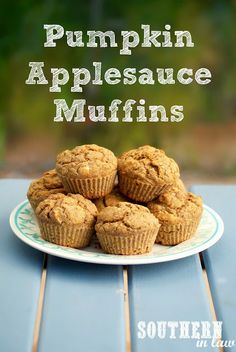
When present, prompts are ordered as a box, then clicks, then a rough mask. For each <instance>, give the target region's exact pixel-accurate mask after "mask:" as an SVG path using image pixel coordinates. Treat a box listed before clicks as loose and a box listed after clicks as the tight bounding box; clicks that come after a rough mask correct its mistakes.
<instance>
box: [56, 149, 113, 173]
mask: <svg viewBox="0 0 236 352" xmlns="http://www.w3.org/2000/svg"><path fill="white" fill-rule="evenodd" d="M56 169H57V172H58V173H59V175H60V176H68V177H79V178H81V179H85V178H90V177H100V176H107V175H110V174H111V173H112V172H114V171H115V170H116V169H117V158H116V157H115V155H114V154H113V153H112V151H110V150H109V149H106V148H103V147H99V146H98V145H96V144H85V145H81V146H78V147H75V148H74V149H72V150H65V151H63V152H62V153H60V154H59V155H58V156H57V161H56Z"/></svg>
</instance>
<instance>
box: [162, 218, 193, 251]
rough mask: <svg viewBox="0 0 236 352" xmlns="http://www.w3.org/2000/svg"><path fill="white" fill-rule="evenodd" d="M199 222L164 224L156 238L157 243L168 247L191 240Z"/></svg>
mask: <svg viewBox="0 0 236 352" xmlns="http://www.w3.org/2000/svg"><path fill="white" fill-rule="evenodd" d="M198 224H199V221H197V220H196V221H191V222H188V223H186V224H177V225H171V224H163V225H161V227H160V230H159V232H158V234H157V237H156V243H161V244H163V245H167V246H173V245H175V244H178V243H181V242H184V241H186V240H188V239H190V238H191V237H192V236H193V235H194V234H195V232H196V230H197V227H198Z"/></svg>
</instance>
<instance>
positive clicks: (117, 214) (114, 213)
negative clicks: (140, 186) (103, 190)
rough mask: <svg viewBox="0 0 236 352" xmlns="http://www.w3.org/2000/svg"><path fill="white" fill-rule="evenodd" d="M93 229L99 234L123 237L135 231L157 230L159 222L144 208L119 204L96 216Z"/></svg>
mask: <svg viewBox="0 0 236 352" xmlns="http://www.w3.org/2000/svg"><path fill="white" fill-rule="evenodd" d="M95 228H96V231H97V232H99V233H103V232H105V233H107V234H111V235H116V234H122V235H124V236H125V235H129V234H131V233H133V232H136V231H149V230H154V229H157V230H158V229H159V222H158V220H157V219H156V218H155V216H153V215H152V214H151V213H150V211H149V210H148V209H147V208H146V207H144V206H142V205H138V204H132V203H126V202H120V203H117V204H116V205H114V206H109V207H106V208H104V209H103V210H102V211H101V212H100V213H99V214H98V217H97V223H96V226H95Z"/></svg>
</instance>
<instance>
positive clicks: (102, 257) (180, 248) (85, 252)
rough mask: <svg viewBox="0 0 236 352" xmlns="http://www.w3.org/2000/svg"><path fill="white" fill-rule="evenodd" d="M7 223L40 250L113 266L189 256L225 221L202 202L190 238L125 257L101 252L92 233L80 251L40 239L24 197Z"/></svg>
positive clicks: (213, 236)
mask: <svg viewBox="0 0 236 352" xmlns="http://www.w3.org/2000/svg"><path fill="white" fill-rule="evenodd" d="M10 226H11V228H12V230H13V232H14V233H15V234H16V236H17V237H19V238H20V239H21V240H22V241H23V242H25V243H26V244H28V245H29V246H31V247H34V248H36V249H38V250H40V251H42V252H45V253H48V254H51V255H55V256H58V257H62V258H67V259H71V260H77V261H81V262H89V263H97V264H116V265H129V264H130V265H134V264H149V263H159V262H166V261H170V260H175V259H180V258H184V257H188V256H190V255H193V254H196V253H199V252H201V251H203V250H205V249H207V248H209V247H211V246H212V245H213V244H215V243H216V242H217V241H218V240H219V239H220V237H221V236H222V234H223V232H224V224H223V221H222V219H221V218H220V216H219V215H218V214H217V213H216V212H215V211H214V210H213V209H211V208H210V207H208V206H206V205H204V210H203V215H202V219H201V222H200V224H199V227H198V229H197V231H196V234H195V235H194V236H193V237H192V238H191V239H190V240H187V241H185V242H183V243H180V244H178V245H176V246H172V247H169V246H162V245H159V244H155V245H154V247H153V250H152V252H151V253H148V254H142V255H130V256H125V255H111V254H106V253H103V252H102V250H101V249H100V248H99V244H98V242H97V240H96V238H95V236H94V238H93V240H92V242H91V244H90V246H89V247H86V248H84V249H82V250H79V249H74V248H68V247H63V246H58V245H56V244H53V243H50V242H47V241H45V240H43V239H42V237H41V236H40V232H39V227H38V224H37V221H36V218H35V216H34V213H33V210H32V208H31V206H30V204H29V202H28V201H27V200H26V201H24V202H22V203H20V204H19V205H18V206H17V207H16V208H15V209H14V210H13V211H12V213H11V215H10Z"/></svg>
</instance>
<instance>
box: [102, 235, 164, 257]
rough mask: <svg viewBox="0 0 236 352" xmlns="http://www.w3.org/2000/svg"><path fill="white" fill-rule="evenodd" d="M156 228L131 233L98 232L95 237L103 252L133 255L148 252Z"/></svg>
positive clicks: (154, 237)
mask: <svg viewBox="0 0 236 352" xmlns="http://www.w3.org/2000/svg"><path fill="white" fill-rule="evenodd" d="M157 231H158V229H155V230H150V231H146V232H141V231H140V233H134V234H131V235H122V234H121V235H119V234H115V235H114V234H109V233H101V232H100V233H98V232H97V237H98V240H99V243H100V245H101V247H102V249H103V251H104V252H106V253H110V254H122V255H135V254H143V253H147V252H150V251H151V250H152V247H153V245H154V243H155V239H156V235H157Z"/></svg>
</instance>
